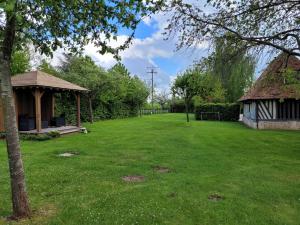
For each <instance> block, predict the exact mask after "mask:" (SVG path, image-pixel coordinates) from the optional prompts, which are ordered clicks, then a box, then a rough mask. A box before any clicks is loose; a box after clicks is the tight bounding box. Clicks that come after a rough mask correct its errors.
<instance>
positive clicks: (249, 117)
mask: <svg viewBox="0 0 300 225" xmlns="http://www.w3.org/2000/svg"><path fill="white" fill-rule="evenodd" d="M240 101H241V102H242V105H243V122H244V123H245V124H246V125H248V126H250V127H252V128H256V129H288V130H289V129H291V130H300V60H299V59H298V58H297V57H295V56H288V55H287V54H284V53H282V54H280V55H279V56H278V57H276V58H275V59H274V60H273V61H272V62H271V63H270V64H269V66H268V67H267V69H266V70H265V71H264V72H263V73H262V75H261V76H260V77H259V78H258V80H257V81H256V82H255V84H254V85H253V87H252V88H251V89H250V90H249V91H248V92H247V93H246V94H245V95H244V96H243V97H242V98H241V99H240Z"/></svg>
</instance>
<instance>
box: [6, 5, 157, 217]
mask: <svg viewBox="0 0 300 225" xmlns="http://www.w3.org/2000/svg"><path fill="white" fill-rule="evenodd" d="M160 3H161V2H160V1H154V0H146V1H143V0H137V1H103V0H95V1H88V0H85V1H82V0H58V1H44V0H35V1H31V0H22V1H21V0H6V1H1V3H0V18H1V23H0V46H1V47H0V78H1V91H2V93H5V94H2V103H3V106H4V123H5V130H6V142H7V152H8V159H9V168H10V169H9V171H10V177H11V188H12V203H13V204H12V205H13V217H14V218H22V217H28V216H29V215H30V207H29V203H28V197H27V192H26V187H25V176H24V167H23V163H22V158H21V152H20V144H19V136H18V130H17V123H16V111H15V105H14V99H13V91H12V86H11V70H10V67H11V59H12V53H13V50H14V49H15V47H16V46H17V43H18V44H19V45H22V43H25V42H30V43H32V44H33V45H34V46H35V47H36V49H38V50H39V51H40V52H41V53H44V54H48V55H51V54H52V51H54V50H56V49H57V48H59V47H62V48H68V49H69V50H70V51H71V52H80V51H81V50H82V49H83V48H84V46H85V45H87V44H88V43H93V44H95V46H97V47H99V49H100V50H99V52H100V53H102V54H104V53H106V52H110V53H113V54H114V55H115V56H117V55H118V53H119V52H120V51H121V50H123V49H124V48H126V47H127V46H128V45H129V44H130V42H131V40H132V38H133V36H134V31H133V32H132V34H131V35H130V36H129V38H128V39H127V41H126V42H125V43H124V44H122V45H120V46H118V47H116V48H114V47H112V46H110V45H109V44H108V42H109V41H110V40H111V39H112V38H113V39H116V38H117V35H118V30H119V27H120V26H122V27H126V28H128V29H131V30H134V29H135V28H136V26H137V24H138V22H139V21H140V20H141V18H142V17H143V16H145V15H148V14H150V13H153V12H155V11H156V10H157V9H158V7H159V6H160Z"/></svg>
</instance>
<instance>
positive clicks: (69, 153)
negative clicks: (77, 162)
mask: <svg viewBox="0 0 300 225" xmlns="http://www.w3.org/2000/svg"><path fill="white" fill-rule="evenodd" d="M76 155H79V153H78V152H72V151H68V152H63V153H60V154H58V156H59V157H65V158H70V157H73V156H76Z"/></svg>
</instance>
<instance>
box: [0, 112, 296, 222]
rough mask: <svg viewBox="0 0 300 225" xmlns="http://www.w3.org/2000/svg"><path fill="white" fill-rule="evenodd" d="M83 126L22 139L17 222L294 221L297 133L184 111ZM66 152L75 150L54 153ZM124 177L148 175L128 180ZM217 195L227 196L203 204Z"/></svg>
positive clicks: (0, 175) (0, 172) (5, 201)
mask: <svg viewBox="0 0 300 225" xmlns="http://www.w3.org/2000/svg"><path fill="white" fill-rule="evenodd" d="M86 126H87V127H88V128H89V129H90V130H91V133H89V134H86V135H85V134H75V135H69V136H64V137H61V138H58V139H53V140H50V141H44V142H29V141H25V142H22V150H23V159H24V163H25V167H26V178H27V186H28V192H29V196H30V202H31V206H32V209H33V210H34V217H33V218H32V219H31V220H27V221H21V222H20V223H18V224H39V225H40V224H52V225H59V224H76V225H77V224H81V225H85V224H88V225H89V224H91V225H93V224H104V225H113V224H125V225H127V224H142V225H145V224H151V225H152V224H168V225H176V224H177V225H198V224H199V225H203V224H212V225H219V224H232V225H245V224H249V225H250V224H251V225H260V224H261V225H266V224H268V225H269V224H300V132H287V131H256V130H252V129H248V128H246V127H244V126H243V125H241V124H239V123H226V122H199V121H191V122H190V123H189V124H187V123H186V122H185V116H184V115H183V114H165V115H155V116H144V117H143V118H131V119H123V120H111V121H103V122H98V123H95V124H93V125H88V124H87V125H86ZM0 147H1V152H0V159H1V164H0V202H1V204H0V216H2V217H5V216H8V215H9V214H10V211H11V205H10V189H9V179H8V170H7V156H6V149H5V144H4V142H1V143H0ZM68 151H75V152H78V153H80V154H79V155H77V156H75V157H73V158H61V157H58V156H57V154H59V153H63V152H68ZM153 166H165V167H168V168H171V169H172V172H170V173H165V174H161V173H157V172H156V171H154V170H153ZM126 175H142V176H145V181H144V182H141V183H125V182H124V181H122V180H121V177H122V176H126ZM214 193H218V194H220V195H222V196H224V200H222V201H218V202H215V201H211V200H209V199H208V196H209V195H210V194H214ZM1 223H2V224H5V223H6V222H5V221H4V220H0V224H1ZM13 224H14V223H13Z"/></svg>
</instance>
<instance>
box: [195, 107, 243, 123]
mask: <svg viewBox="0 0 300 225" xmlns="http://www.w3.org/2000/svg"><path fill="white" fill-rule="evenodd" d="M201 113H204V114H202V119H203V120H218V119H219V118H218V114H213V113H219V114H220V120H223V121H238V120H239V115H240V105H239V104H237V103H231V104H230V103H206V104H200V105H198V106H196V107H195V118H196V120H201ZM205 113H207V114H205ZM209 113H211V114H209Z"/></svg>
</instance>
